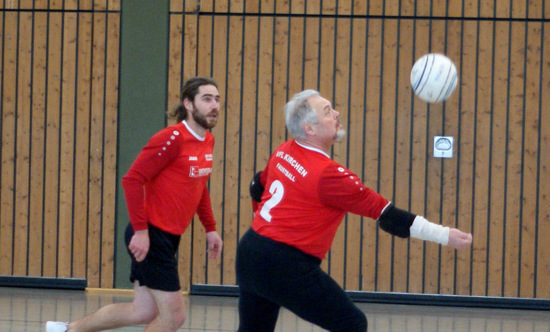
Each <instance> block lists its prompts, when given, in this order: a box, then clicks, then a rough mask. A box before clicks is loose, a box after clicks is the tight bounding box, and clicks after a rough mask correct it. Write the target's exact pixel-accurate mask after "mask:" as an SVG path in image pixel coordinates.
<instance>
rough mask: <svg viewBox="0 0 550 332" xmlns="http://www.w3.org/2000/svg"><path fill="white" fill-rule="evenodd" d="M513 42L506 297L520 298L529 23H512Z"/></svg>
mask: <svg viewBox="0 0 550 332" xmlns="http://www.w3.org/2000/svg"><path fill="white" fill-rule="evenodd" d="M510 33H511V34H510V36H509V39H511V42H510V43H509V52H508V58H509V61H510V62H509V68H508V77H509V85H508V96H509V97H508V100H507V105H506V108H507V114H506V116H507V118H506V120H507V126H506V139H507V141H506V164H505V172H506V179H505V181H506V186H505V202H504V204H505V205H504V207H505V213H506V217H505V219H504V232H505V234H504V257H505V259H504V262H503V263H504V269H503V270H504V271H503V272H504V273H503V277H504V294H503V295H504V296H511V297H517V296H519V289H518V287H519V285H518V278H519V275H518V273H519V267H520V256H519V253H520V248H519V245H520V232H521V228H520V225H521V224H520V223H521V220H520V217H521V216H520V212H521V207H520V205H521V201H520V196H521V187H522V183H521V172H522V168H523V165H522V157H521V156H522V154H523V153H522V149H523V121H524V119H523V100H524V99H523V90H524V89H523V82H524V77H522V76H523V74H522V72H523V69H524V68H523V66H524V61H525V55H524V49H525V46H526V45H525V24H524V23H519V24H516V23H512V24H511V26H510Z"/></svg>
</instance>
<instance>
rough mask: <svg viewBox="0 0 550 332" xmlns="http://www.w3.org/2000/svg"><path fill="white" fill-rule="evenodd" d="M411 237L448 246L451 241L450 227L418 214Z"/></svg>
mask: <svg viewBox="0 0 550 332" xmlns="http://www.w3.org/2000/svg"><path fill="white" fill-rule="evenodd" d="M410 231H411V237H414V238H417V239H420V240H424V241H432V242H436V243H439V244H442V245H444V246H446V245H447V244H448V243H449V227H443V226H441V225H439V224H434V223H433V222H429V221H428V220H426V218H424V217H422V216H416V218H414V221H413V224H412V226H411V228H410Z"/></svg>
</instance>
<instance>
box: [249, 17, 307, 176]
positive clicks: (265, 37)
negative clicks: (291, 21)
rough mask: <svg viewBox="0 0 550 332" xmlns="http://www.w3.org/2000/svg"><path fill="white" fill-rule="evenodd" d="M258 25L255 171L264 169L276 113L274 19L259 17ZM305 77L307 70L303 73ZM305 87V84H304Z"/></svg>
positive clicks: (269, 151) (268, 154) (269, 152)
mask: <svg viewBox="0 0 550 332" xmlns="http://www.w3.org/2000/svg"><path fill="white" fill-rule="evenodd" d="M259 20H260V21H259V26H258V34H259V40H258V92H257V93H258V102H257V103H258V104H257V110H256V113H257V122H256V124H255V127H256V128H255V129H256V146H255V147H254V155H255V156H256V160H255V161H254V167H255V170H254V171H255V172H257V171H260V170H262V169H264V167H265V166H264V165H266V164H267V160H268V158H269V156H270V154H271V152H272V150H271V148H269V149H268V148H266V147H271V146H272V144H271V116H272V114H277V111H276V110H274V109H273V108H272V105H273V96H272V93H271V91H272V88H273V73H274V71H273V31H274V24H273V22H274V19H273V18H270V17H260V19H259ZM304 76H305V77H307V72H306V73H305V74H304ZM304 86H305V87H307V84H304Z"/></svg>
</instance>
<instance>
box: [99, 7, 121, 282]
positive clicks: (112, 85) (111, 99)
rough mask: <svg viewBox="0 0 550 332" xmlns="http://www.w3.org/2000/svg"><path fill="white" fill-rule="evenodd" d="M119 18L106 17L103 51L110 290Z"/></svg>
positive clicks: (105, 276)
mask: <svg viewBox="0 0 550 332" xmlns="http://www.w3.org/2000/svg"><path fill="white" fill-rule="evenodd" d="M119 31H120V16H119V15H118V14H107V34H106V36H107V41H106V43H107V50H106V68H105V77H104V80H105V90H104V93H105V119H104V137H103V148H104V151H103V177H102V181H103V192H102V199H103V201H102V217H103V218H102V227H101V235H102V238H101V275H100V278H101V279H100V280H101V283H100V284H99V285H101V287H104V288H113V287H114V268H115V257H114V256H115V254H114V253H115V222H114V221H115V208H116V206H115V202H116V197H115V193H116V188H117V183H116V172H117V167H116V165H117V163H116V161H117V150H116V148H117V144H116V143H117V140H116V138H117V128H118V92H117V91H118V80H119V75H118V62H119V61H118V60H119V54H120V50H119V40H120V38H119Z"/></svg>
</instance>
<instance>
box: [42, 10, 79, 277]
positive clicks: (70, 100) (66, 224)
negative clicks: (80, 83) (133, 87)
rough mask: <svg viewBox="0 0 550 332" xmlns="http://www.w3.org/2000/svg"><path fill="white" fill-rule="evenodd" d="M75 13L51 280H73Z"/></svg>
mask: <svg viewBox="0 0 550 332" xmlns="http://www.w3.org/2000/svg"><path fill="white" fill-rule="evenodd" d="M77 20H78V17H77V14H75V13H66V14H64V17H63V21H62V28H63V48H62V50H63V52H62V53H63V54H62V59H63V63H62V69H61V70H62V75H63V76H62V85H61V91H62V93H61V98H62V99H61V126H60V131H61V139H60V140H61V142H60V160H59V172H60V175H59V186H60V187H59V202H58V204H59V206H58V209H59V214H58V224H57V228H56V230H55V231H56V233H57V242H56V250H57V260H56V264H55V265H52V266H51V267H49V269H48V270H50V271H49V273H51V276H54V277H55V276H69V275H70V273H69V272H68V270H69V269H70V267H69V266H68V265H69V264H70V263H69V264H68V262H70V260H71V253H72V252H71V241H72V229H73V226H72V220H73V197H74V196H73V192H74V186H73V176H74V138H75V134H76V132H75V121H76V119H75V108H76V105H75V103H76V100H75V94H76V92H75V91H76V82H77V80H76V68H75V63H74V60H73V59H76V57H77V47H76V46H77V45H76V43H75V40H76V39H77V36H78V34H77V30H78V29H77V24H78V22H77Z"/></svg>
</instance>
